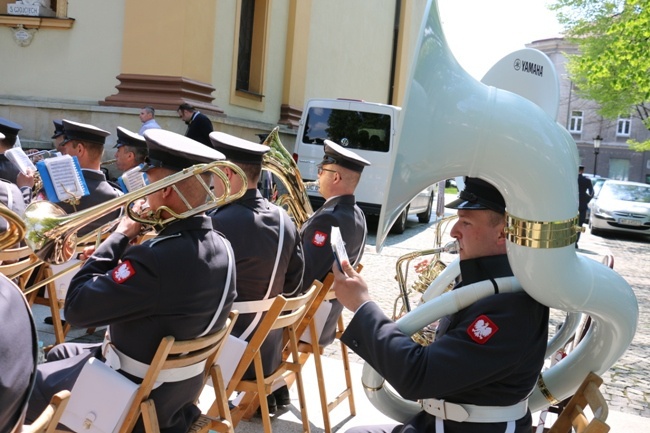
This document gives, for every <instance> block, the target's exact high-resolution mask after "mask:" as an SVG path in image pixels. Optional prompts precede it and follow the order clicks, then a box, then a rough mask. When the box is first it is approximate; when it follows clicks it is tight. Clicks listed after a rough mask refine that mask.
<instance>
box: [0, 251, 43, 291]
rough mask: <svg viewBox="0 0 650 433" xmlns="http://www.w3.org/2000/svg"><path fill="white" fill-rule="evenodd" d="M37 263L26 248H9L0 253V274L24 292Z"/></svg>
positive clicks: (34, 256)
mask: <svg viewBox="0 0 650 433" xmlns="http://www.w3.org/2000/svg"><path fill="white" fill-rule="evenodd" d="M39 261H40V260H39V258H38V257H36V255H35V254H34V253H33V252H32V250H31V249H30V248H29V247H27V246H23V247H17V248H9V249H6V250H3V251H0V273H1V274H3V275H4V276H6V277H7V278H9V279H10V280H13V281H14V282H15V283H16V285H17V286H18V287H19V288H20V290H22V291H25V287H26V285H27V282H28V281H29V278H30V277H31V275H32V273H33V272H34V269H35V268H36V264H37V263H38V262H39Z"/></svg>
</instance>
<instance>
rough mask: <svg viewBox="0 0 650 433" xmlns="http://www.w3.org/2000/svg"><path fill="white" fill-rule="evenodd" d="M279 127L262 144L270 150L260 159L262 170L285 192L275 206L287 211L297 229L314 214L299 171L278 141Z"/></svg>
mask: <svg viewBox="0 0 650 433" xmlns="http://www.w3.org/2000/svg"><path fill="white" fill-rule="evenodd" d="M279 129H280V128H279V127H277V126H276V127H275V128H273V131H271V133H270V134H269V135H268V137H266V139H265V140H264V143H263V144H266V145H267V146H269V147H270V148H271V150H270V151H268V152H267V153H266V154H265V155H264V158H263V159H262V168H263V169H265V170H268V171H270V172H271V173H273V174H274V175H275V176H276V177H278V179H279V180H280V181H281V182H282V183H283V184H284V186H285V188H286V190H287V192H286V193H285V194H282V195H280V196H279V197H278V198H277V199H276V200H275V204H277V205H278V206H282V207H284V208H286V209H287V212H288V213H289V215H290V216H291V217H292V218H293V221H294V223H295V224H296V226H297V227H300V226H301V225H303V223H304V222H305V221H307V218H309V217H310V216H311V214H312V213H314V211H313V209H312V207H311V203H310V202H309V196H308V195H307V190H306V188H305V184H304V183H303V181H302V177H301V176H300V170H298V166H297V165H296V162H295V161H294V160H293V158H292V157H291V155H290V154H289V152H288V151H287V149H286V148H285V147H284V146H283V145H282V142H281V141H280V135H279V134H278V131H279Z"/></svg>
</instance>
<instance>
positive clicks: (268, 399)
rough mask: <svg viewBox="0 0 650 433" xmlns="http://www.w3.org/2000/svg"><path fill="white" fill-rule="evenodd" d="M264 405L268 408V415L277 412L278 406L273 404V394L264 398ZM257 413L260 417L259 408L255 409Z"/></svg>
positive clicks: (260, 410)
mask: <svg viewBox="0 0 650 433" xmlns="http://www.w3.org/2000/svg"><path fill="white" fill-rule="evenodd" d="M266 404H267V405H268V407H269V413H270V414H274V413H276V412H277V411H278V405H277V403H276V402H275V396H274V395H273V394H269V395H267V396H266ZM257 413H259V414H260V415H261V414H262V408H261V407H260V408H258V409H257Z"/></svg>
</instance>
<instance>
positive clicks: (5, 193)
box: [0, 132, 25, 232]
mask: <svg viewBox="0 0 650 433" xmlns="http://www.w3.org/2000/svg"><path fill="white" fill-rule="evenodd" d="M4 138H5V135H4V134H3V133H2V132H0V141H2V140H3V139H4ZM0 203H2V204H4V205H5V206H7V207H8V208H9V209H11V210H12V211H14V212H15V213H16V214H18V215H20V216H22V215H23V214H24V213H25V200H24V198H23V193H22V192H21V191H20V189H19V188H18V186H17V185H16V184H15V183H13V182H10V181H9V180H7V179H0ZM6 229H7V224H6V222H5V221H4V220H2V219H0V232H2V231H4V230H6Z"/></svg>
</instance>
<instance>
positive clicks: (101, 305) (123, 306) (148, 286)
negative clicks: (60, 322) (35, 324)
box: [65, 233, 160, 328]
mask: <svg viewBox="0 0 650 433" xmlns="http://www.w3.org/2000/svg"><path fill="white" fill-rule="evenodd" d="M128 243H129V240H128V238H127V237H126V236H124V235H123V234H120V233H113V234H111V235H110V236H109V237H108V238H107V239H106V240H105V241H104V242H102V244H101V245H100V246H99V248H97V250H96V251H95V253H94V254H93V255H92V256H91V257H90V258H89V259H88V260H87V261H86V263H84V265H83V266H82V267H81V269H80V270H79V272H78V273H77V274H76V275H75V276H74V278H73V279H72V281H71V282H70V287H69V289H68V293H67V295H66V300H65V318H66V320H68V321H69V322H70V324H72V325H74V326H78V327H81V328H85V327H89V326H103V325H108V324H110V323H113V322H115V321H117V320H128V319H133V318H136V317H144V316H147V315H150V314H152V313H153V311H154V305H155V302H152V299H156V294H155V293H156V290H157V289H158V287H160V283H159V281H158V280H159V278H158V272H156V269H157V267H156V257H155V254H154V252H153V251H152V249H151V248H149V247H146V246H143V245H136V246H131V247H129V246H128ZM127 247H128V248H129V250H128V252H126V254H124V256H123V258H122V260H121V261H120V257H121V256H122V254H123V253H124V251H125V250H126V249H127ZM125 263H128V267H122V265H123V264H125ZM120 272H127V273H126V274H124V273H121V274H120Z"/></svg>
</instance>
